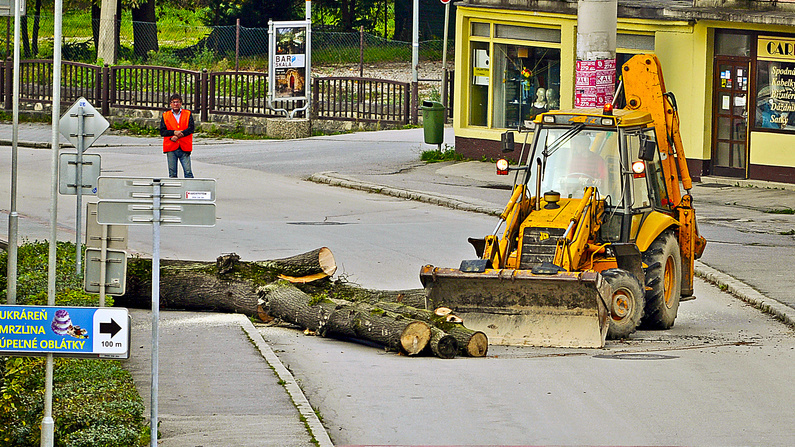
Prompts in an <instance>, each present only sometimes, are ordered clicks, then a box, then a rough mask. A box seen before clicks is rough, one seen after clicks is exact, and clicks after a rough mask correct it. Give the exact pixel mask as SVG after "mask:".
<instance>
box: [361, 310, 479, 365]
mask: <svg viewBox="0 0 795 447" xmlns="http://www.w3.org/2000/svg"><path fill="white" fill-rule="evenodd" d="M373 306H375V307H377V308H383V309H384V310H387V311H390V312H394V313H398V314H402V315H405V316H407V317H409V318H413V319H416V320H420V321H425V322H427V323H429V324H431V325H433V326H434V327H437V328H439V329H441V330H442V331H444V332H446V333H448V334H450V335H451V336H452V337H454V338H455V339H456V340H457V342H458V343H457V344H458V348H459V352H460V354H461V355H465V356H469V357H484V356H485V355H486V352H487V351H488V346H489V339H488V337H487V336H486V334H485V333H483V332H480V331H473V330H471V329H468V328H466V327H464V326H463V325H462V324H460V323H450V322H448V321H447V319H446V318H445V317H440V316H438V315H436V314H435V313H434V312H433V311H430V310H425V309H417V308H415V307H412V306H407V305H405V304H400V303H389V302H384V301H381V302H376V303H373ZM464 323H466V322H464Z"/></svg>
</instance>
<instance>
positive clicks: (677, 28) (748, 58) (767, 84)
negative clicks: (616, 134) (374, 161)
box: [453, 0, 795, 183]
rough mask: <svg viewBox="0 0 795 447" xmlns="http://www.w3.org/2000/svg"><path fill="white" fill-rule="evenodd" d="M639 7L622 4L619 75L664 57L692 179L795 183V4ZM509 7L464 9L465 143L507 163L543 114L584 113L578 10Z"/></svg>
mask: <svg viewBox="0 0 795 447" xmlns="http://www.w3.org/2000/svg"><path fill="white" fill-rule="evenodd" d="M632 3H637V2H627V5H624V2H619V8H618V21H617V30H616V47H617V49H616V52H617V57H616V59H617V61H616V69H617V70H619V72H620V67H621V65H622V64H623V62H625V61H626V60H628V59H629V58H630V57H631V56H632V55H634V54H639V53H655V54H656V55H657V56H658V57H659V59H660V61H661V63H662V67H663V73H664V77H665V87H666V89H667V90H668V91H670V92H672V93H673V94H674V95H675V98H676V102H677V105H678V109H679V115H680V117H681V129H680V131H681V134H682V140H683V144H684V148H685V152H686V155H687V158H688V160H689V161H688V163H689V165H690V171H691V176H692V177H694V179H698V178H699V177H701V176H705V175H710V176H721V177H732V178H738V179H746V178H747V179H757V180H767V181H774V182H784V183H795V8H793V9H792V10H786V9H783V8H784V7H786V6H789V5H792V4H791V3H790V4H787V3H784V4H783V6H775V7H774V8H773V9H769V8H768V9H769V10H767V11H753V10H747V9H745V10H734V9H730V8H726V7H720V8H717V7H713V8H710V7H706V6H705V7H695V6H688V7H685V6H677V7H669V6H666V5H674V6H676V5H682V3H683V2H671V1H668V0H662V1H660V2H654V5H655V6H642V7H638V6H632V5H631V4H632ZM764 3H766V5H767V6H770V5H773V4H772V3H769V2H764ZM507 4H508V2H505V1H500V0H469V1H466V2H463V3H457V4H456V6H457V8H458V9H457V12H456V20H457V23H456V36H457V37H456V39H457V42H456V59H455V60H456V70H455V86H456V87H455V88H456V91H455V102H454V108H455V114H454V115H455V118H454V120H453V126H454V128H455V135H456V142H455V144H456V151H457V152H460V153H462V154H464V155H466V156H468V157H471V158H475V159H480V158H482V157H488V158H496V157H498V156H500V152H499V148H500V135H501V134H502V133H503V132H505V131H506V130H511V129H513V130H517V129H520V128H521V129H522V133H519V134H518V135H517V136H516V144H517V146H518V145H521V143H522V142H523V141H524V140H525V138H528V140H527V141H530V139H531V138H532V136H531V135H530V132H528V131H527V129H529V130H531V127H532V126H529V125H528V123H529V121H530V120H531V119H532V118H533V116H535V114H537V113H539V112H542V111H544V110H551V109H558V108H560V109H566V108H572V107H573V105H574V85H575V66H576V62H577V61H576V45H577V10H576V8H577V3H576V2H573V3H572V2H538V1H533V2H527V1H525V2H521V1H520V2H510V4H511V6H505V5H507ZM779 5H781V3H779ZM776 8H778V9H776ZM616 79H618V77H616ZM514 154H518V152H515V153H514Z"/></svg>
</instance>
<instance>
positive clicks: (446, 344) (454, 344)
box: [428, 326, 458, 359]
mask: <svg viewBox="0 0 795 447" xmlns="http://www.w3.org/2000/svg"><path fill="white" fill-rule="evenodd" d="M428 348H430V350H431V352H433V354H434V355H435V356H436V357H439V358H440V359H451V358H453V357H455V355H456V354H457V353H458V340H456V338H455V337H453V336H452V335H450V334H446V333H445V332H444V331H443V330H441V329H439V328H438V327H435V326H432V327H431V340H430V341H429V342H428Z"/></svg>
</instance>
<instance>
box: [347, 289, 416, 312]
mask: <svg viewBox="0 0 795 447" xmlns="http://www.w3.org/2000/svg"><path fill="white" fill-rule="evenodd" d="M334 291H335V292H336V293H337V294H338V295H339V296H340V297H343V298H345V299H347V300H351V301H363V302H365V303H370V304H374V303H379V302H391V303H400V304H405V305H406V306H411V307H416V308H418V309H425V298H426V297H427V295H426V293H425V289H406V290H372V289H362V288H361V287H351V286H347V285H340V286H336V287H335V290H334Z"/></svg>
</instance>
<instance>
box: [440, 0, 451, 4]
mask: <svg viewBox="0 0 795 447" xmlns="http://www.w3.org/2000/svg"><path fill="white" fill-rule="evenodd" d="M441 2H442V4H443V5H446V4H448V3H450V0H441Z"/></svg>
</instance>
